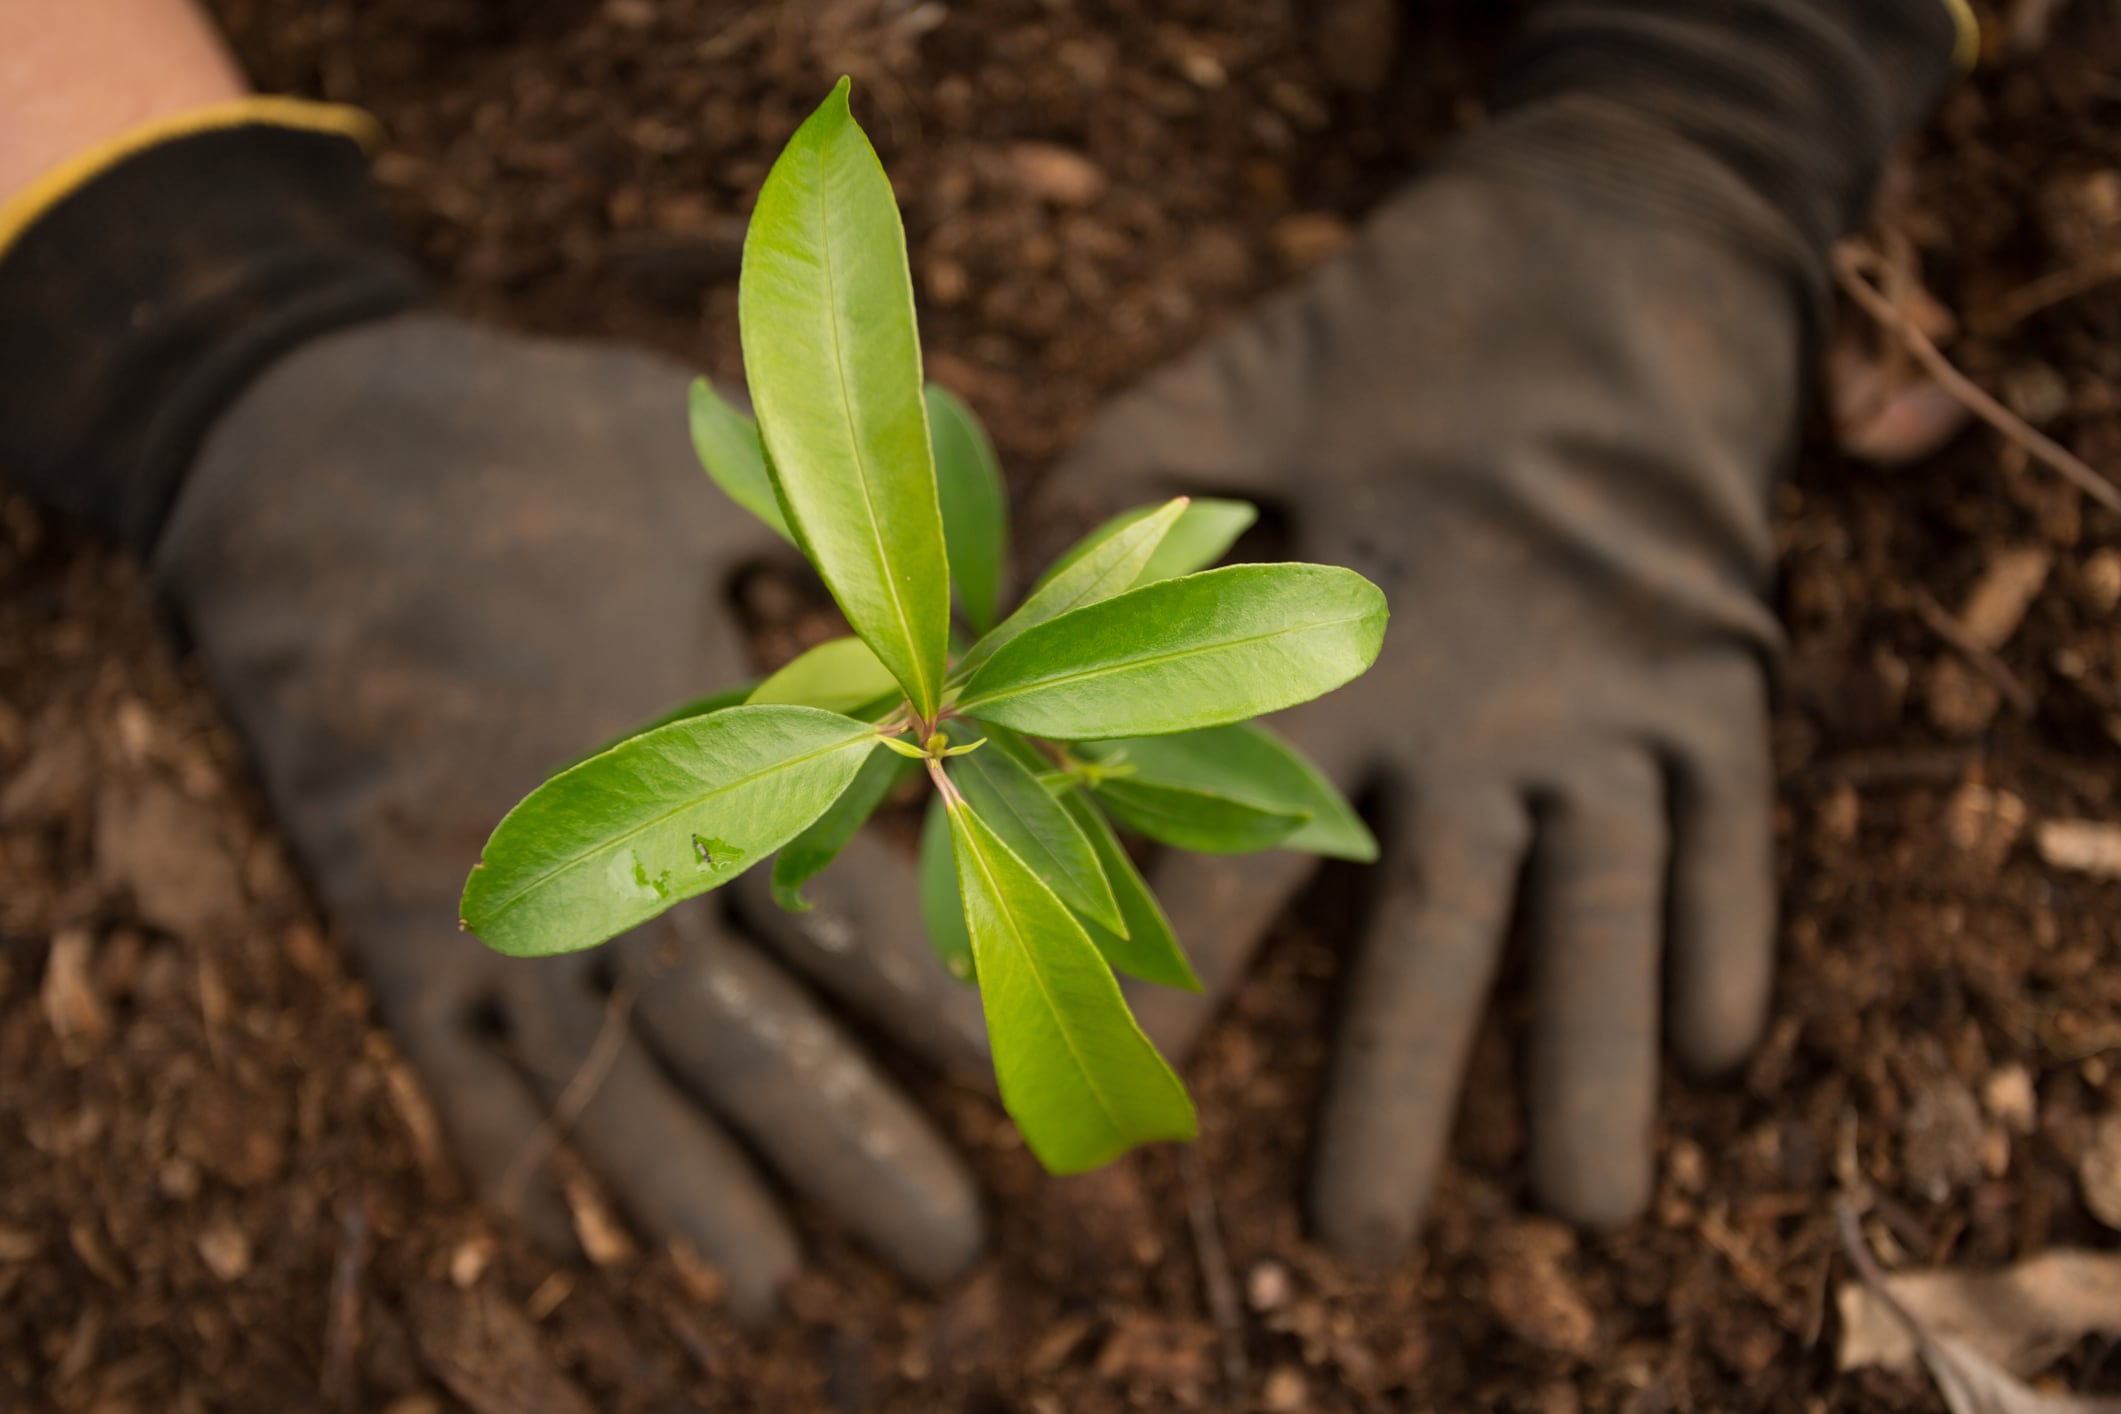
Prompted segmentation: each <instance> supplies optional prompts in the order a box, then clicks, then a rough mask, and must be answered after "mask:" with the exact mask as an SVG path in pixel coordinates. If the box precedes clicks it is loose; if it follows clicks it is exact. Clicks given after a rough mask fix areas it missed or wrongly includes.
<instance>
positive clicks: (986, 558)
mask: <svg viewBox="0 0 2121 1414" xmlns="http://www.w3.org/2000/svg"><path fill="white" fill-rule="evenodd" d="M928 431H929V433H930V435H931V436H932V437H933V438H934V440H935V489H936V494H937V496H938V498H939V499H940V500H941V502H942V507H943V544H944V548H945V549H946V550H947V551H948V552H949V556H950V583H951V585H952V587H954V588H955V589H956V590H957V602H958V605H959V606H960V607H961V608H962V609H963V610H964V611H965V619H966V621H967V622H968V623H970V624H971V625H972V631H973V632H974V633H985V632H986V631H987V630H988V629H990V628H993V627H994V616H995V615H996V614H997V613H999V612H1000V611H1001V599H1002V562H1003V558H1004V556H1005V555H1006V554H1007V552H1008V548H1009V501H1008V495H1007V493H1006V492H1005V491H1004V490H1003V489H1002V471H1001V466H1000V464H999V463H997V462H996V461H995V458H994V444H993V443H992V442H990V441H988V440H987V429H986V428H984V427H982V426H980V421H979V418H978V417H977V416H975V415H974V413H973V411H972V409H971V408H968V407H966V406H965V404H964V403H963V402H962V401H960V400H959V398H958V396H957V394H955V393H953V392H951V391H950V390H949V389H948V388H945V387H943V386H941V385H940V384H936V383H930V384H929V385H928Z"/></svg>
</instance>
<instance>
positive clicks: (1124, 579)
mask: <svg viewBox="0 0 2121 1414" xmlns="http://www.w3.org/2000/svg"><path fill="white" fill-rule="evenodd" d="M1185 510H1186V500H1185V497H1183V496H1181V497H1179V498H1178V499H1176V500H1173V501H1166V502H1165V503H1164V504H1163V505H1162V506H1160V507H1158V508H1157V509H1155V510H1153V511H1151V512H1150V513H1149V514H1147V515H1145V516H1143V517H1141V518H1140V519H1139V520H1137V521H1135V522H1134V523H1133V524H1131V525H1127V526H1122V527H1121V528H1120V529H1119V531H1118V532H1116V533H1115V534H1112V535H1110V536H1107V537H1106V538H1105V540H1104V541H1103V542H1102V543H1101V544H1098V545H1094V546H1092V547H1091V549H1090V553H1088V554H1086V555H1084V556H1083V557H1082V558H1080V559H1078V560H1077V561H1076V562H1075V563H1074V564H1072V565H1070V566H1068V568H1066V569H1065V570H1062V571H1061V572H1060V573H1059V574H1056V575H1054V576H1053V577H1052V578H1051V579H1049V580H1048V581H1046V583H1045V584H1043V585H1041V586H1040V587H1039V588H1038V589H1035V590H1033V591H1032V593H1031V597H1030V598H1028V599H1026V600H1025V601H1024V602H1023V603H1021V604H1019V605H1017V607H1016V612H1015V613H1013V614H1011V615H1010V616H1009V617H1008V618H1006V619H1004V620H1002V622H1001V624H1000V626H999V627H997V628H996V629H995V630H994V631H993V632H992V633H990V634H988V635H987V636H986V637H985V638H982V639H981V640H980V641H979V642H977V643H975V644H973V645H972V650H971V651H970V652H968V653H967V654H966V655H965V658H964V661H963V663H961V664H960V665H959V667H958V672H959V673H960V674H961V675H964V674H970V673H972V672H975V671H977V670H978V668H979V667H980V665H981V664H983V663H985V662H986V661H987V660H988V659H989V658H991V657H993V656H994V655H995V654H996V653H997V652H999V651H1000V650H1001V649H1002V648H1003V647H1005V646H1007V645H1008V644H1009V643H1011V642H1013V641H1014V640H1015V639H1016V638H1017V637H1019V636H1020V635H1022V634H1024V633H1026V632H1028V631H1029V630H1030V629H1033V628H1035V627H1037V626H1038V625H1039V624H1042V623H1047V622H1050V621H1051V620H1053V619H1057V618H1059V617H1060V616H1061V615H1063V614H1066V613H1068V612H1070V611H1071V610H1075V609H1080V608H1082V607H1084V606H1085V605H1089V604H1095V603H1099V602H1100V601H1102V600H1106V599H1110V598H1111V597H1112V596H1113V595H1115V594H1119V593H1122V592H1124V591H1125V590H1126V588H1127V586H1129V585H1131V584H1132V583H1134V581H1135V579H1136V578H1137V577H1139V576H1140V574H1141V571H1142V566H1143V565H1146V564H1147V563H1149V557H1150V556H1151V555H1153V554H1155V553H1156V547H1157V546H1158V545H1159V544H1160V543H1162V541H1163V538H1164V536H1165V535H1166V534H1167V533H1169V531H1170V529H1171V527H1172V525H1173V524H1175V523H1176V522H1177V520H1178V518H1179V517H1180V516H1181V515H1183V514H1185Z"/></svg>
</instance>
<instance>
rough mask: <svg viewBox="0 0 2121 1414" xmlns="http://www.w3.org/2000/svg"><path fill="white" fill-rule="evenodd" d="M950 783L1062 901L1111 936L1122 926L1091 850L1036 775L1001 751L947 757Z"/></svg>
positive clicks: (1115, 905) (1084, 837)
mask: <svg viewBox="0 0 2121 1414" xmlns="http://www.w3.org/2000/svg"><path fill="white" fill-rule="evenodd" d="M949 776H950V781H951V784H953V785H955V786H956V787H957V789H958V793H959V794H961V795H963V796H964V797H965V800H966V802H967V803H968V804H969V805H971V807H972V808H973V809H974V810H976V811H978V812H979V816H980V818H981V819H982V820H985V821H986V822H987V824H988V826H989V827H990V828H992V829H993V831H994V833H995V834H997V835H999V836H1000V837H1001V840H1002V842H1003V843H1004V844H1006V845H1008V846H1009V848H1010V849H1011V850H1013V851H1014V852H1015V854H1016V857H1017V858H1019V859H1021V860H1023V861H1024V863H1026V864H1028V865H1029V866H1031V869H1032V870H1033V872H1035V873H1036V874H1037V875H1038V876H1039V877H1040V878H1041V879H1044V880H1045V881H1046V883H1047V885H1048V886H1050V887H1051V888H1052V890H1053V892H1054V893H1056V894H1058V895H1060V900H1061V902H1062V903H1064V904H1066V905H1068V907H1069V908H1071V909H1073V910H1075V911H1076V912H1077V913H1079V914H1082V915H1083V916H1084V917H1086V918H1089V919H1093V920H1094V921H1096V922H1097V923H1099V924H1101V925H1103V926H1104V927H1106V928H1109V929H1111V930H1112V931H1114V932H1116V933H1125V932H1126V930H1127V924H1126V920H1125V918H1124V917H1123V916H1122V915H1121V913H1120V911H1119V903H1118V901H1117V900H1115V899H1114V898H1113V897H1112V886H1111V885H1110V884H1109V883H1107V882H1106V880H1105V872H1104V870H1103V869H1102V868H1100V867H1099V866H1098V862H1097V852H1096V851H1095V850H1094V849H1092V848H1091V847H1090V840H1089V838H1088V837H1087V836H1085V835H1084V834H1083V832H1082V829H1081V827H1079V826H1078V825H1077V824H1076V823H1075V821H1074V820H1073V819H1071V818H1070V817H1069V815H1068V812H1067V811H1066V810H1064V809H1062V808H1061V803H1060V802H1059V801H1057V800H1055V799H1054V798H1053V793H1052V792H1051V791H1049V790H1047V789H1046V788H1045V786H1043V785H1041V784H1039V779H1038V775H1037V773H1035V772H1033V771H1031V770H1030V769H1028V768H1027V767H1026V766H1025V765H1024V763H1023V762H1021V761H1019V760H1018V759H1017V758H1016V757H1015V756H1013V755H1011V754H1010V753H1009V752H1007V751H1002V750H992V751H975V752H973V753H972V754H971V755H969V756H961V757H956V758H953V759H952V760H951V762H950V766H949Z"/></svg>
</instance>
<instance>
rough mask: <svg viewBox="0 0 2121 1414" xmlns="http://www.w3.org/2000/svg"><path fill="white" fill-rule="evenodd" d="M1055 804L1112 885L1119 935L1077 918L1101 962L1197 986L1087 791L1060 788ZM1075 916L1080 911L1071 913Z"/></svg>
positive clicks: (1159, 910) (1148, 978)
mask: <svg viewBox="0 0 2121 1414" xmlns="http://www.w3.org/2000/svg"><path fill="white" fill-rule="evenodd" d="M1059 799H1060V803H1061V808H1062V809H1063V810H1066V811H1067V812H1068V817H1069V818H1070V819H1072V820H1074V821H1075V823H1076V826H1077V827H1078V828H1080V829H1081V830H1082V832H1083V834H1084V835H1086V836H1087V837H1088V838H1089V840H1090V847H1091V848H1092V849H1094V850H1096V851H1097V862H1098V863H1099V864H1100V865H1102V866H1103V867H1104V871H1105V878H1106V879H1107V880H1109V881H1110V882H1111V884H1112V896H1113V897H1114V898H1116V899H1118V900H1119V912H1120V917H1122V918H1124V919H1126V920H1127V931H1126V933H1125V935H1124V936H1122V935H1121V934H1118V933H1115V932H1112V931H1111V930H1110V929H1108V928H1101V927H1099V926H1098V925H1097V924H1096V923H1094V922H1092V921H1090V920H1089V919H1083V928H1084V929H1085V931H1087V932H1088V933H1089V934H1090V941H1091V942H1093V943H1095V944H1096V945H1097V950H1098V951H1099V952H1101V953H1103V954H1104V955H1105V961H1106V962H1108V963H1110V964H1111V965H1112V966H1113V967H1115V968H1117V969H1118V970H1119V971H1121V972H1124V973H1126V974H1127V975H1128V976H1130V977H1139V978H1140V979H1141V980H1142V981H1144V982H1154V983H1156V984H1157V985H1159V986H1163V987H1180V988H1183V989H1185V990H1186V991H1188V992H1198V991H1200V990H1201V985H1200V978H1199V977H1197V976H1195V975H1194V973H1193V964H1192V963H1190V962H1188V961H1187V960H1186V953H1185V949H1183V948H1181V947H1180V946H1179V945H1178V935H1177V934H1175V933H1173V932H1172V931H1171V920H1170V919H1168V918H1166V917H1165V916H1164V910H1163V907H1162V905H1160V904H1158V903H1157V901H1156V895H1155V894H1153V893H1151V892H1150V891H1149V885H1148V882H1147V881H1146V880H1144V879H1143V878H1142V875H1141V870H1139V869H1137V868H1135V867H1134V861H1133V860H1132V859H1129V858H1128V857H1127V850H1126V846H1124V845H1122V844H1121V843H1120V842H1119V836H1118V835H1115V834H1114V833H1112V825H1111V823H1110V822H1109V821H1107V820H1106V819H1105V816H1104V812H1103V811H1101V810H1099V809H1098V808H1097V806H1096V805H1095V804H1093V803H1092V802H1091V800H1090V798H1089V796H1088V795H1087V794H1086V793H1085V792H1083V791H1079V790H1074V789H1068V790H1063V791H1062V792H1060V795H1059ZM1077 916H1078V917H1081V915H1080V914H1078V915H1077Z"/></svg>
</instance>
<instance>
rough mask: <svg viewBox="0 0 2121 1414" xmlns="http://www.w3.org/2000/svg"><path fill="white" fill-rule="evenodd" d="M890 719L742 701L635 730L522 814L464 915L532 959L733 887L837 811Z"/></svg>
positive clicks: (488, 855)
mask: <svg viewBox="0 0 2121 1414" xmlns="http://www.w3.org/2000/svg"><path fill="white" fill-rule="evenodd" d="M875 745H876V728H875V727H873V726H871V725H869V724H868V723H867V722H857V721H855V720H853V719H852V718H849V717H842V716H840V715H838V714H837V713H834V712H825V711H820V710H818V709H817V708H815V707H731V708H728V709H727V710H725V711H721V712H716V713H713V714H712V715H710V716H705V717H693V718H690V719H688V720H686V721H682V722H673V723H672V724H671V725H669V726H667V727H658V728H656V729H655V730H654V731H651V732H645V733H643V734H642V735H640V736H636V737H631V738H629V739H628V740H626V741H624V742H621V743H620V744H619V745H617V746H615V747H613V748H612V749H611V750H609V751H607V752H604V753H603V754H602V755H599V756H592V757H591V758H589V759H588V760H587V761H584V762H582V763H581V764H580V765H579V766H574V767H570V768H569V769H567V770H565V771H562V772H561V773H560V774H559V775H557V776H554V777H553V778H552V779H551V780H549V781H547V782H545V784H543V785H541V786H539V787H538V788H537V789H536V790H534V791H532V792H531V793H530V794H529V795H528V796H526V797H524V798H523V800H522V801H521V803H519V804H518V805H517V806H516V808H515V809H513V810H511V811H509V812H508V814H507V816H506V817H504V818H503V819H502V821H501V823H500V824H499V825H498V826H496V827H495V828H494V832H493V835H492V837H491V838H490V839H488V840H487V841H486V849H485V852H484V855H483V857H482V858H481V860H480V863H479V865H478V867H477V868H475V869H473V870H472V872H471V877H470V879H469V880H467V881H466V882H465V885H464V898H463V902H462V905H461V908H462V915H463V919H464V924H465V926H466V927H467V928H469V929H470V930H471V931H472V932H474V933H476V934H478V935H479V938H480V940H481V941H482V942H484V943H485V944H486V945H487V946H488V947H490V948H494V949H495V950H497V951H500V952H504V953H511V954H514V955H516V956H520V957H539V956H544V955H546V954H549V953H560V952H573V951H576V950H577V949H580V948H586V947H590V946H593V945H595V944H597V943H601V942H603V941H604V940H605V939H607V938H612V937H616V936H618V935H619V934H620V933H623V932H625V931H626V930H627V929H628V928H631V927H633V926H635V925H636V924H639V923H645V922H646V921H648V920H649V919H650V918H653V917H654V916H655V915H656V914H658V913H661V912H662V911H663V910H664V909H666V908H668V907H670V905H672V904H674V903H676V902H678V901H679V900H680V899H686V898H691V897H692V896H693V895H695V894H702V893H705V892H707V891H708V890H709V889H717V888H720V887H721V886H722V885H723V884H726V883H728V882H729V881H730V880H731V879H734V878H735V877H736V876H737V875H739V874H741V873H743V872H744V870H746V869H747V868H749V867H750V866H751V865H753V864H755V863H757V862H758V861H759V860H760V859H763V858H764V857H765V856H766V855H768V854H770V853H772V852H773V851H774V850H776V849H779V848H780V847H781V846H782V845H784V844H786V843H787V842H788V841H789V840H790V839H792V838H794V837H795V835H796V834H797V833H798V832H799V831H801V830H802V829H803V827H804V826H806V825H808V824H809V823H810V822H811V821H813V820H815V819H817V817H818V816H820V815H822V814H823V813H824V812H825V809H826V807H827V806H829V805H831V804H832V802H833V801H834V800H836V799H837V798H838V797H839V795H840V792H842V791H844V790H845V789H846V788H847V784H848V782H850V781H852V780H853V779H854V776H855V773H856V772H857V771H859V770H860V769H861V766H862V762H863V760H864V759H866V758H867V756H868V755H869V752H870V749H871V748H872V747H874V746H875Z"/></svg>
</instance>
